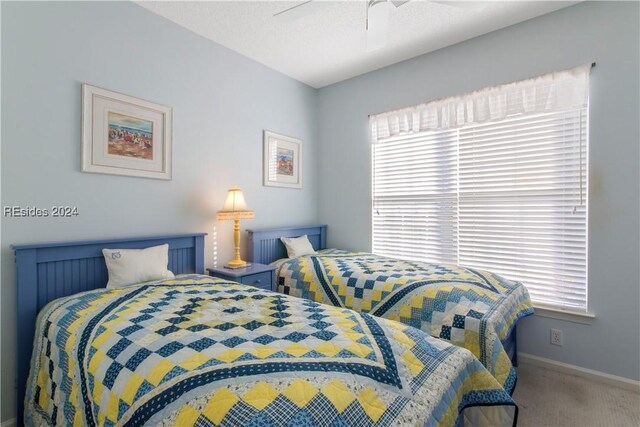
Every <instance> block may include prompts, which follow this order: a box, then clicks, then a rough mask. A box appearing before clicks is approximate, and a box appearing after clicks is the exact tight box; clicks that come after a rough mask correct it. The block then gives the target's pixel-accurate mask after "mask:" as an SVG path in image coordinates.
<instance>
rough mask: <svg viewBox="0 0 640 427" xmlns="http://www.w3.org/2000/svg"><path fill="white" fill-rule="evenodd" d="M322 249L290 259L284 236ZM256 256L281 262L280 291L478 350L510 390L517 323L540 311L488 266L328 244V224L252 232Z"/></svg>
mask: <svg viewBox="0 0 640 427" xmlns="http://www.w3.org/2000/svg"><path fill="white" fill-rule="evenodd" d="M301 235H307V237H308V239H309V242H310V243H311V245H312V246H313V249H315V250H316V251H319V252H318V253H317V254H311V255H307V256H299V257H295V258H291V259H288V258H287V252H286V249H285V247H284V246H283V244H282V242H281V240H280V238H281V237H285V238H292V237H297V236H301ZM249 241H250V254H249V259H250V260H251V261H253V262H259V263H262V264H274V265H276V266H277V269H276V280H277V290H278V291H279V292H282V293H285V294H288V295H293V296H297V297H301V298H308V299H311V300H314V301H316V302H321V303H324V304H330V305H334V306H337V307H345V308H349V309H354V310H356V311H358V312H364V313H370V314H373V315H375V316H378V317H383V318H386V319H390V320H395V321H399V322H401V323H404V324H407V325H409V326H413V327H415V328H417V329H421V330H423V331H424V332H427V333H428V334H429V335H431V336H434V337H437V338H440V339H444V340H447V341H449V342H451V343H453V344H455V345H457V346H460V347H464V348H466V349H467V350H469V351H471V352H472V353H473V354H474V356H476V358H478V360H480V361H481V362H482V364H483V365H484V366H485V367H486V368H487V369H488V370H489V372H491V374H492V375H493V376H494V377H495V378H496V379H497V380H498V382H499V383H500V384H501V385H502V386H503V387H504V388H505V390H507V391H508V392H509V393H510V394H511V393H513V390H514V388H515V384H516V373H515V369H514V366H517V341H516V328H515V325H516V323H517V321H518V320H519V319H521V318H522V317H525V316H528V315H531V314H533V308H532V306H531V300H530V298H529V294H528V292H527V290H526V288H525V287H524V286H522V284H520V283H518V282H513V281H509V280H507V279H505V278H502V277H500V276H498V275H495V274H492V273H490V272H487V271H482V270H477V269H471V268H465V267H461V266H457V265H450V264H449V265H447V264H427V263H418V262H410V261H403V260H398V259H392V258H386V257H381V256H376V255H373V254H370V253H363V252H348V251H341V250H336V249H329V250H325V249H326V226H325V225H318V226H310V227H309V226H308V227H300V228H272V229H264V230H249Z"/></svg>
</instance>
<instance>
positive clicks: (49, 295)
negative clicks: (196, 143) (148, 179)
mask: <svg viewBox="0 0 640 427" xmlns="http://www.w3.org/2000/svg"><path fill="white" fill-rule="evenodd" d="M204 236H206V233H193V234H180V235H172V236H150V237H139V238H127V239H109V240H90V241H80V242H58V243H42V244H33V245H13V246H12V249H13V250H14V251H15V254H16V268H17V294H18V307H17V312H18V319H17V320H18V348H17V350H18V352H17V357H18V372H17V385H18V425H22V419H23V415H24V414H23V404H24V394H25V389H26V385H27V384H26V383H27V376H28V375H29V365H30V363H31V349H32V348H33V335H34V332H35V324H36V317H37V315H38V312H39V311H40V310H41V309H42V308H43V307H44V306H45V305H46V304H47V303H48V302H50V301H53V300H54V299H56V298H61V297H64V296H68V295H73V294H75V293H78V292H83V291H89V290H92V289H98V288H104V287H105V286H106V285H107V281H108V274H107V267H106V264H105V262H104V257H103V256H102V249H104V248H110V249H143V248H148V247H150V246H157V245H162V244H165V243H168V244H169V270H171V271H172V272H173V273H175V274H181V273H200V274H203V273H204Z"/></svg>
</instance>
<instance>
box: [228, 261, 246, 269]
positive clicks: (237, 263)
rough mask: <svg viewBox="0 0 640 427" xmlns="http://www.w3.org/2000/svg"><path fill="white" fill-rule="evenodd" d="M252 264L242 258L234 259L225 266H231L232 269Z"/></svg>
mask: <svg viewBox="0 0 640 427" xmlns="http://www.w3.org/2000/svg"><path fill="white" fill-rule="evenodd" d="M250 265H251V264H250V263H248V262H246V261H242V260H241V259H234V260H231V261H229V262H228V263H226V264H225V265H224V268H231V269H235V268H245V267H249V266H250Z"/></svg>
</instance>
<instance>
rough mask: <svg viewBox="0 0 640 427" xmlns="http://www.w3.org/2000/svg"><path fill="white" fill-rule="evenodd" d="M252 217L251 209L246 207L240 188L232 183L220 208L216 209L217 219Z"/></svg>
mask: <svg viewBox="0 0 640 427" xmlns="http://www.w3.org/2000/svg"><path fill="white" fill-rule="evenodd" d="M252 218H254V214H253V211H252V210H251V209H249V208H248V207H247V203H246V202H245V201H244V195H243V194H242V190H241V189H239V188H238V187H236V186H235V185H234V186H233V187H231V189H230V190H229V193H227V200H226V201H225V202H224V206H223V207H222V210H220V211H218V220H225V219H252Z"/></svg>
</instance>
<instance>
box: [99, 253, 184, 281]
mask: <svg viewBox="0 0 640 427" xmlns="http://www.w3.org/2000/svg"><path fill="white" fill-rule="evenodd" d="M102 254H103V255H104V260H105V262H106V263H107V270H109V283H107V288H110V289H111V288H119V287H121V286H127V285H133V284H135V283H142V282H148V281H150V280H160V279H173V278H174V277H175V276H174V275H173V273H172V272H170V271H169V270H168V269H167V265H168V264H169V245H168V244H164V245H160V246H153V247H151V248H146V249H103V250H102Z"/></svg>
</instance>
